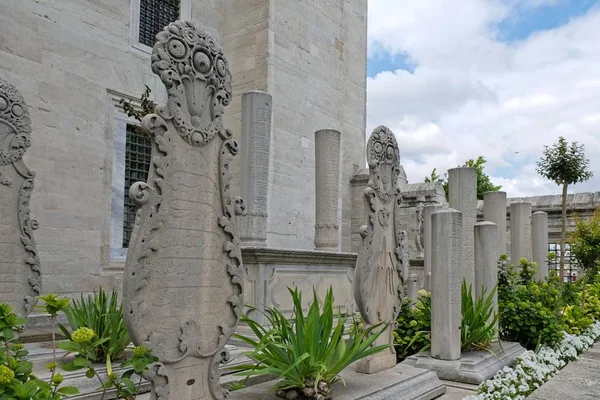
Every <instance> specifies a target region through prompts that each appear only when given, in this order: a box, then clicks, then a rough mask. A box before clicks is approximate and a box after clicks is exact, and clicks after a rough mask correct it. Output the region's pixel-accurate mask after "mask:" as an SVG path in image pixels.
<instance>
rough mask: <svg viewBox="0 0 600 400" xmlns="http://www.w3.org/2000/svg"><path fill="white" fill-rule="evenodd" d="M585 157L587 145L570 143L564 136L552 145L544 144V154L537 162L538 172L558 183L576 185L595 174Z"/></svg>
mask: <svg viewBox="0 0 600 400" xmlns="http://www.w3.org/2000/svg"><path fill="white" fill-rule="evenodd" d="M589 163H590V160H588V159H587V158H586V157H585V146H584V145H583V144H579V143H577V142H573V143H571V144H569V142H567V140H566V139H565V138H564V137H562V136H561V137H559V138H558V142H557V143H555V144H554V145H552V146H548V145H546V146H544V154H543V155H542V157H541V158H540V159H539V160H538V162H537V169H536V170H537V173H538V174H540V175H541V176H543V177H544V178H548V179H550V180H551V181H553V182H554V183H556V184H557V185H565V184H566V185H574V184H576V183H580V182H585V181H587V180H589V179H590V178H592V177H593V176H594V174H593V172H592V171H590V170H589Z"/></svg>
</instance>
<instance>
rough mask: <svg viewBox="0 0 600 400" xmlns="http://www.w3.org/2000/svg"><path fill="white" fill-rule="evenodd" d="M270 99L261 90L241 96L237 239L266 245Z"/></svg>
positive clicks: (256, 244) (246, 242) (252, 244)
mask: <svg viewBox="0 0 600 400" xmlns="http://www.w3.org/2000/svg"><path fill="white" fill-rule="evenodd" d="M272 101H273V99H272V98H271V95H270V94H268V93H264V92H258V91H253V92H247V93H244V94H243V95H242V139H241V144H242V146H241V159H242V160H241V162H242V166H243V167H242V174H241V196H242V198H243V199H246V215H244V216H243V217H241V218H240V219H241V223H240V240H241V241H242V244H243V245H246V246H266V245H267V219H268V210H269V165H270V159H271V110H272V106H273V104H272Z"/></svg>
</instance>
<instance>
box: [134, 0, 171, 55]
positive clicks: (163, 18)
mask: <svg viewBox="0 0 600 400" xmlns="http://www.w3.org/2000/svg"><path fill="white" fill-rule="evenodd" d="M179 1H180V0H140V32H139V42H140V43H142V44H145V45H146V46H150V47H152V46H154V42H155V41H156V39H155V37H156V34H157V33H158V32H160V31H162V30H163V29H164V28H165V26H167V25H169V24H170V23H171V22H175V21H177V20H178V19H179Z"/></svg>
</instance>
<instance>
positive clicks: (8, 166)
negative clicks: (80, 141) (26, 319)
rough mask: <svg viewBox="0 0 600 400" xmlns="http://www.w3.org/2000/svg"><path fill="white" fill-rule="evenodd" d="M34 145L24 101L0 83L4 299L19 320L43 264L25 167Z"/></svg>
mask: <svg viewBox="0 0 600 400" xmlns="http://www.w3.org/2000/svg"><path fill="white" fill-rule="evenodd" d="M30 145H31V119H30V117H29V110H28V108H27V104H25V99H23V96H21V93H19V91H18V90H17V89H16V88H15V87H14V86H13V85H11V84H10V83H8V82H6V81H4V80H2V79H0V232H1V234H0V300H2V301H3V302H6V303H7V304H8V305H10V306H11V307H13V309H14V311H15V312H16V313H17V314H20V315H23V316H25V315H27V314H29V313H30V312H31V311H32V309H33V307H34V306H35V304H36V302H37V299H38V296H39V294H40V291H41V286H42V281H41V277H40V260H39V257H38V253H37V248H36V244H35V240H34V238H33V231H34V230H35V229H37V227H38V223H37V221H36V220H33V219H31V218H30V215H29V199H30V197H31V193H32V191H33V178H34V176H35V173H34V172H33V171H31V170H29V169H28V168H27V167H26V166H25V163H24V162H23V155H24V154H25V151H26V150H27V148H28V147H29V146H30Z"/></svg>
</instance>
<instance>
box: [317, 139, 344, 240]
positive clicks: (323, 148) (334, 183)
mask: <svg viewBox="0 0 600 400" xmlns="http://www.w3.org/2000/svg"><path fill="white" fill-rule="evenodd" d="M340 138H341V134H340V132H339V131H336V130H333V129H322V130H319V131H317V132H315V184H316V186H315V189H316V190H315V201H316V215H315V248H316V249H317V250H329V251H338V247H339V246H338V244H339V240H338V236H339V222H338V199H339V182H340Z"/></svg>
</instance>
